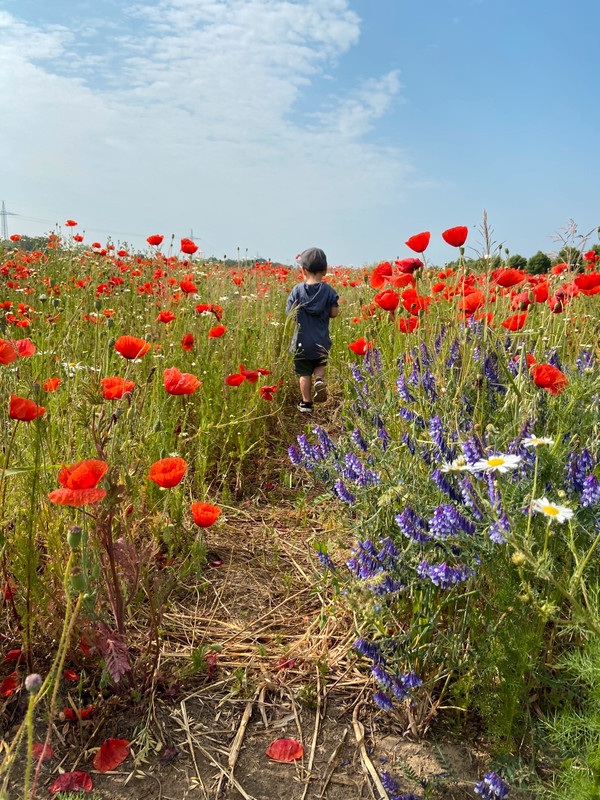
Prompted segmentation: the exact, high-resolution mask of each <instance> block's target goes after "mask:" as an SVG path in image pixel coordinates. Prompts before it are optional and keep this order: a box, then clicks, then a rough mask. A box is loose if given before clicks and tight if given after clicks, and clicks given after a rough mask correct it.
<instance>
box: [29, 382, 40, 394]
mask: <svg viewBox="0 0 600 800" xmlns="http://www.w3.org/2000/svg"><path fill="white" fill-rule="evenodd" d="M41 388H42V387H41V386H40V385H39V383H38V382H37V381H35V382H34V383H33V384H32V385H31V391H32V392H33V394H39V393H40V389H41Z"/></svg>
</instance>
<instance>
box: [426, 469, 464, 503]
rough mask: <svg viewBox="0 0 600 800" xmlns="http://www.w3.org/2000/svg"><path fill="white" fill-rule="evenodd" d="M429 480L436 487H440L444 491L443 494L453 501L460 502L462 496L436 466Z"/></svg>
mask: <svg viewBox="0 0 600 800" xmlns="http://www.w3.org/2000/svg"><path fill="white" fill-rule="evenodd" d="M431 480H432V481H433V482H434V483H435V485H436V486H437V487H438V489H441V491H442V492H444V494H447V495H448V497H449V498H450V499H451V500H454V502H455V503H460V502H461V499H462V497H461V495H460V494H459V492H457V491H456V489H455V488H454V486H453V485H452V483H451V482H450V481H449V480H448V478H447V477H446V476H445V475H444V474H443V473H442V472H441V470H439V469H438V468H437V467H436V469H434V470H433V472H432V473H431Z"/></svg>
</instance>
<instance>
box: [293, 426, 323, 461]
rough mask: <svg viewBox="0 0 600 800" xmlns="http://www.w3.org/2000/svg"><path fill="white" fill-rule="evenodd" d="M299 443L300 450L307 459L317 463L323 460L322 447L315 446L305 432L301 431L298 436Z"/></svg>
mask: <svg viewBox="0 0 600 800" xmlns="http://www.w3.org/2000/svg"><path fill="white" fill-rule="evenodd" d="M296 439H297V441H298V444H299V445H300V450H301V452H302V455H303V456H304V457H305V458H306V461H307V462H308V463H310V462H311V461H313V462H314V463H315V464H316V463H318V462H320V461H323V459H324V455H323V453H322V452H321V450H320V448H318V447H314V446H313V445H312V444H311V443H310V442H309V441H308V439H307V438H306V435H305V434H304V433H301V434H300V436H297V437H296Z"/></svg>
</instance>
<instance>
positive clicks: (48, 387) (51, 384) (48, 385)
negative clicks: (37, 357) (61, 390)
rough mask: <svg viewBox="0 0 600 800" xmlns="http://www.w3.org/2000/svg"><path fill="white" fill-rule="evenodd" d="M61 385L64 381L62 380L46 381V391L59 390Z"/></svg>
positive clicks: (49, 379) (50, 379)
mask: <svg viewBox="0 0 600 800" xmlns="http://www.w3.org/2000/svg"><path fill="white" fill-rule="evenodd" d="M61 383H62V381H61V379H60V378H48V380H47V381H44V387H43V388H44V391H45V392H53V391H54V390H55V389H57V388H58V386H59V384H61Z"/></svg>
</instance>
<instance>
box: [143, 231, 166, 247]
mask: <svg viewBox="0 0 600 800" xmlns="http://www.w3.org/2000/svg"><path fill="white" fill-rule="evenodd" d="M164 238H165V237H164V236H161V235H160V234H158V233H154V234H152V236H149V237H148V238H147V239H146V241H147V242H148V244H149V245H152V247H158V246H159V244H162V241H163V239H164Z"/></svg>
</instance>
